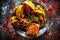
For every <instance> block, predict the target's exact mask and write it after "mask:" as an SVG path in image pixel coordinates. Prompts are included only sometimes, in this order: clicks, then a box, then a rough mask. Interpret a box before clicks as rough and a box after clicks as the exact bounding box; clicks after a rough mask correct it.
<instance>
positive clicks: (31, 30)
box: [27, 23, 40, 36]
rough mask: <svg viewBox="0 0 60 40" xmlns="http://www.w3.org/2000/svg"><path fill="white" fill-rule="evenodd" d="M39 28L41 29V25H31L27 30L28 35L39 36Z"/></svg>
mask: <svg viewBox="0 0 60 40" xmlns="http://www.w3.org/2000/svg"><path fill="white" fill-rule="evenodd" d="M39 27H40V25H39V24H36V23H32V24H30V25H29V26H28V28H27V35H30V36H37V35H38V33H39Z"/></svg>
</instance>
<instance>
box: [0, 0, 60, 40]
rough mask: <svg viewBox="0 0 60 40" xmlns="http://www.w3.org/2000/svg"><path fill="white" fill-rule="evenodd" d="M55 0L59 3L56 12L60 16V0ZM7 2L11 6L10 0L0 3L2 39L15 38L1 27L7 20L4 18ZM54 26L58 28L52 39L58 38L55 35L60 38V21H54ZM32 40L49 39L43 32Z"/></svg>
mask: <svg viewBox="0 0 60 40" xmlns="http://www.w3.org/2000/svg"><path fill="white" fill-rule="evenodd" d="M55 1H56V2H57V4H58V8H57V11H56V14H57V15H58V16H60V0H55ZM6 3H8V5H10V6H11V2H10V1H8V0H0V4H1V5H0V40H14V38H12V37H11V36H10V35H8V34H7V32H5V31H2V28H1V25H2V24H3V22H4V21H5V20H4V18H5V15H2V6H3V5H4V4H6ZM10 6H9V8H10V9H11V7H10ZM59 21H60V20H59ZM53 28H55V29H56V31H57V33H55V34H54V35H51V36H52V38H51V40H56V39H54V38H55V37H56V38H57V40H60V22H59V23H58V22H57V21H56V22H54V27H53ZM52 32H53V33H54V32H55V31H52ZM54 36H55V37H54ZM48 37H50V36H48ZM19 38H20V40H29V39H28V38H24V37H21V36H20V37H19ZM15 40H17V39H15ZM30 40H48V39H47V38H46V37H45V34H43V35H41V36H39V37H37V38H33V39H30Z"/></svg>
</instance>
